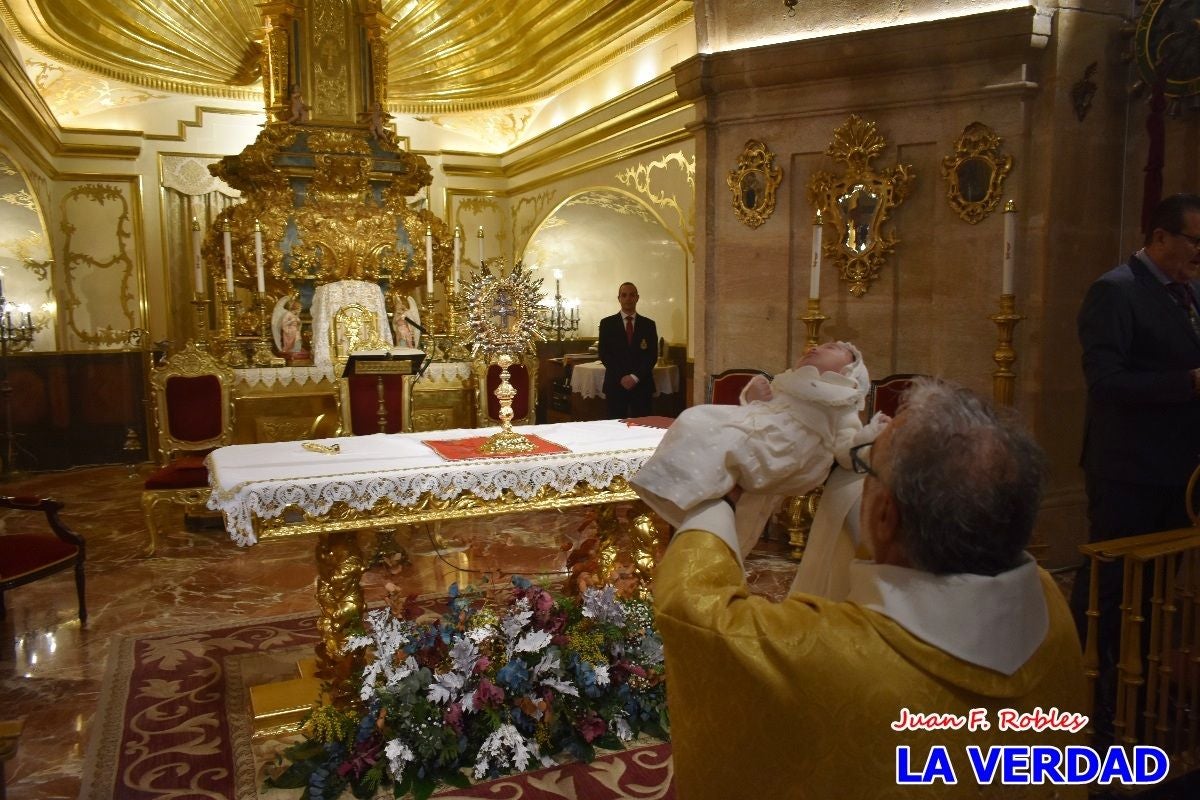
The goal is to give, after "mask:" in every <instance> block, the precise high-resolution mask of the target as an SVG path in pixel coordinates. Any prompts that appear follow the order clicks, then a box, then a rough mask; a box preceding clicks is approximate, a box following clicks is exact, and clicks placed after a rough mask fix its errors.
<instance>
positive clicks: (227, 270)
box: [221, 220, 233, 300]
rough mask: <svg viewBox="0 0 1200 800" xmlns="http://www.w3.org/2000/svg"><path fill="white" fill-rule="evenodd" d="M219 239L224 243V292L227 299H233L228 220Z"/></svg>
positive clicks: (231, 258)
mask: <svg viewBox="0 0 1200 800" xmlns="http://www.w3.org/2000/svg"><path fill="white" fill-rule="evenodd" d="M221 239H222V240H223V241H224V243H225V291H226V292H228V293H229V299H230V300H232V299H233V234H232V232H231V231H230V229H229V220H225V227H223V228H222V229H221Z"/></svg>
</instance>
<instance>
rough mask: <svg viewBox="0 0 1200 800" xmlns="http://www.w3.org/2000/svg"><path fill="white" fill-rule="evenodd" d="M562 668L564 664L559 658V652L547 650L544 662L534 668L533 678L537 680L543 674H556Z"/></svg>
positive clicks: (543, 655)
mask: <svg viewBox="0 0 1200 800" xmlns="http://www.w3.org/2000/svg"><path fill="white" fill-rule="evenodd" d="M561 666H562V662H561V661H560V660H559V658H558V651H557V650H547V651H546V652H544V653H542V660H541V661H539V662H538V664H537V666H536V667H534V668H533V677H535V678H536V677H537V676H539V675H541V674H542V673H543V672H556V671H558V669H559V667H561Z"/></svg>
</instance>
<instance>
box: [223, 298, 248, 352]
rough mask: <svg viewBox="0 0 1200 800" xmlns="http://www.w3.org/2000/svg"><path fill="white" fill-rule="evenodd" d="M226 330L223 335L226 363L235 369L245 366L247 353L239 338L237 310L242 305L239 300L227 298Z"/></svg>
mask: <svg viewBox="0 0 1200 800" xmlns="http://www.w3.org/2000/svg"><path fill="white" fill-rule="evenodd" d="M224 305H225V331H224V334H225V335H224V336H223V337H222V338H223V339H224V340H225V341H224V344H225V356H224V359H223V360H224V361H225V365H226V366H228V367H233V368H234V369H241V368H244V367H245V366H246V364H247V362H246V354H245V353H244V352H242V346H241V344H240V343H239V342H238V340H237V325H236V324H235V323H236V320H237V310H238V306H239V305H241V303H239V302H238V301H237V300H226V301H225V303H224Z"/></svg>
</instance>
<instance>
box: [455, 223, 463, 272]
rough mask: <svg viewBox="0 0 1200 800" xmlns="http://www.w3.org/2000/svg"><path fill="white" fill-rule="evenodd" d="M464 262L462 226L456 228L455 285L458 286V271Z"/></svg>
mask: <svg viewBox="0 0 1200 800" xmlns="http://www.w3.org/2000/svg"><path fill="white" fill-rule="evenodd" d="M461 262H462V226H461V225H455V226H454V285H455V286H458V269H459V264H460V263H461Z"/></svg>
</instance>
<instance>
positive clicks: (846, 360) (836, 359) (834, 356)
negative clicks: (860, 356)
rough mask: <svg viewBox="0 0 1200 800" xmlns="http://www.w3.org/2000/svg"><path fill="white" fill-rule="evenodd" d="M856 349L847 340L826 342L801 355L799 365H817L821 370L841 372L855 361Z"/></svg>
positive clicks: (797, 363) (797, 364)
mask: <svg viewBox="0 0 1200 800" xmlns="http://www.w3.org/2000/svg"><path fill="white" fill-rule="evenodd" d="M855 358H857V356H856V355H855V353H854V351H853V350H852V349H851V348H850V347H849V345H847V344H846V343H845V342H825V343H823V344H819V345H817V346H816V347H814V348H812V349H811V350H809V351H807V352H805V353H804V355H802V356H800V360H799V361H797V362H796V366H797V367H816V368H817V370H818V371H819V372H837V373H841V372H842V370H844V369H845V368H846V367H848V366H850V365H851V364H853V363H854V360H855Z"/></svg>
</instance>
